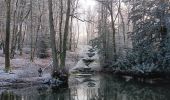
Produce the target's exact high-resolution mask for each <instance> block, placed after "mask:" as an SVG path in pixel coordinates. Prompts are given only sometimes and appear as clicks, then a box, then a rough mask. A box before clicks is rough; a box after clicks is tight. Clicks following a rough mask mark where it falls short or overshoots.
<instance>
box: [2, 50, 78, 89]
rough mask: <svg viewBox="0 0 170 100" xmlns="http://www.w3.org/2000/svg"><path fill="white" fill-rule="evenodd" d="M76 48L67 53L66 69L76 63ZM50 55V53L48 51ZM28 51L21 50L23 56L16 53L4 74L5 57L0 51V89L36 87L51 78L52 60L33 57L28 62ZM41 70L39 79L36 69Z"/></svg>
mask: <svg viewBox="0 0 170 100" xmlns="http://www.w3.org/2000/svg"><path fill="white" fill-rule="evenodd" d="M79 49H80V48H78V49H77V50H75V51H67V57H66V68H68V69H71V68H72V67H74V66H75V64H76V63H77V61H78V59H79V58H78V57H79V56H78V53H77V51H80V50H79ZM49 54H50V51H49ZM29 57H30V54H29V49H28V48H24V49H23V55H22V56H19V54H18V53H17V54H16V55H15V58H14V59H11V69H10V72H9V73H5V71H4V69H5V57H4V54H3V52H2V50H0V87H14V88H15V87H24V86H26V85H34V84H35V85H36V84H40V83H43V82H45V81H47V80H49V79H50V78H51V69H52V67H51V63H52V58H51V57H48V58H45V59H40V58H37V57H35V59H34V62H30V58H29ZM39 68H42V70H43V74H42V77H39V74H38V69H39Z"/></svg>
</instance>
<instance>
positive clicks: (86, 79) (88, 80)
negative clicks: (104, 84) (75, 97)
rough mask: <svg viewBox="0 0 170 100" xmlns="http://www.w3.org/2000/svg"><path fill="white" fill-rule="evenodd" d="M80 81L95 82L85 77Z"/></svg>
mask: <svg viewBox="0 0 170 100" xmlns="http://www.w3.org/2000/svg"><path fill="white" fill-rule="evenodd" d="M82 82H95V80H92V79H91V78H85V79H84V80H83V81H82Z"/></svg>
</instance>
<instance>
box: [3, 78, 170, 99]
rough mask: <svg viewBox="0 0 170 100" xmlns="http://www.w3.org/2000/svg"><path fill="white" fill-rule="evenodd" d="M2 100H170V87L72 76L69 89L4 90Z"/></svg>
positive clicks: (45, 87) (115, 79) (38, 87)
mask: <svg viewBox="0 0 170 100" xmlns="http://www.w3.org/2000/svg"><path fill="white" fill-rule="evenodd" d="M0 100H170V85H149V84H142V83H137V82H133V81H128V82H126V81H125V80H123V79H119V78H116V77H114V76H111V75H96V76H93V77H85V78H84V77H83V78H82V77H76V78H75V77H71V78H70V83H69V88H60V89H56V90H53V89H51V88H49V87H48V86H34V87H29V88H25V89H8V90H5V89H4V90H0Z"/></svg>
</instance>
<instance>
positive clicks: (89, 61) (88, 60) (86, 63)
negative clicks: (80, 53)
mask: <svg viewBox="0 0 170 100" xmlns="http://www.w3.org/2000/svg"><path fill="white" fill-rule="evenodd" d="M82 60H83V62H84V63H85V65H86V66H88V65H89V64H90V63H92V62H94V60H93V59H82Z"/></svg>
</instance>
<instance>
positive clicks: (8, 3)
mask: <svg viewBox="0 0 170 100" xmlns="http://www.w3.org/2000/svg"><path fill="white" fill-rule="evenodd" d="M6 9H7V11H6V41H5V71H6V72H8V71H9V69H10V57H9V55H10V53H9V44H10V22H11V16H10V11H11V10H10V9H11V0H6Z"/></svg>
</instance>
